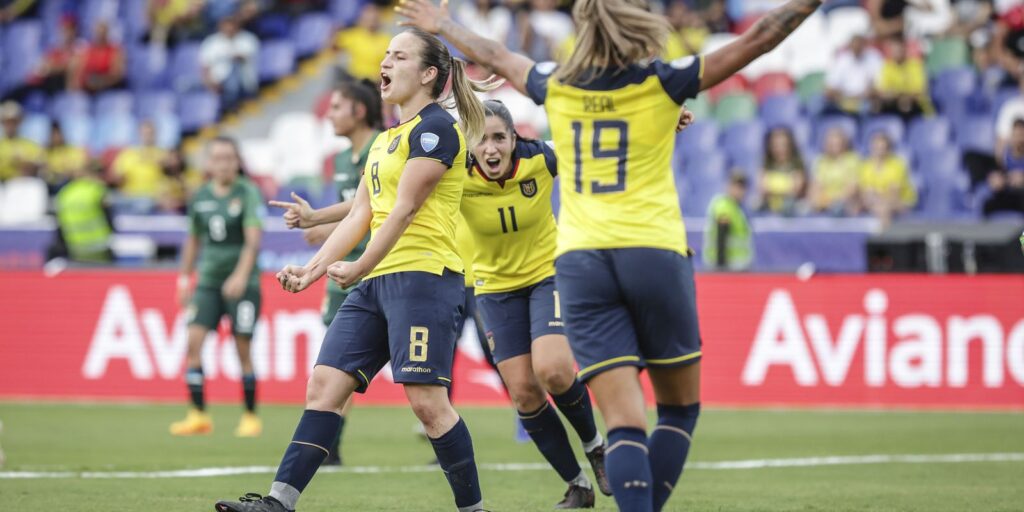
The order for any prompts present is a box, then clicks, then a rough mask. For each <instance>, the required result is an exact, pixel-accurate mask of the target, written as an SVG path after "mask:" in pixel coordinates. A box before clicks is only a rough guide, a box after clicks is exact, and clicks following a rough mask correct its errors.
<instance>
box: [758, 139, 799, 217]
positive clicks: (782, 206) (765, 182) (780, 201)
mask: <svg viewBox="0 0 1024 512" xmlns="http://www.w3.org/2000/svg"><path fill="white" fill-rule="evenodd" d="M759 183H760V190H761V198H760V201H759V203H760V210H761V211H764V212H767V213H774V214H779V215H795V214H796V213H797V210H798V209H799V208H800V206H801V201H802V200H803V199H804V198H805V197H806V196H807V168H806V167H805V166H804V161H803V159H802V158H801V157H800V149H799V148H798V147H797V145H796V139H794V138H793V132H791V131H790V130H789V128H785V127H777V128H773V129H772V130H771V131H770V132H768V135H767V136H766V137H765V147H764V168H762V169H761V176H760V180H759Z"/></svg>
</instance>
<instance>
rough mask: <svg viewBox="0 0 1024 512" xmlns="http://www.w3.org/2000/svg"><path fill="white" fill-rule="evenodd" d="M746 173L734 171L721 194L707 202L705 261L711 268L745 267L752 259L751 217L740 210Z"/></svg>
mask: <svg viewBox="0 0 1024 512" xmlns="http://www.w3.org/2000/svg"><path fill="white" fill-rule="evenodd" d="M747 187H748V184H747V177H746V175H744V174H743V173H742V172H735V173H733V174H732V176H730V177H729V184H728V186H727V188H726V192H725V193H724V194H719V195H717V196H715V197H714V198H713V199H711V203H710V204H709V205H708V213H707V228H706V229H705V230H704V265H706V266H707V268H708V269H710V270H722V271H732V272H738V271H744V270H748V269H750V265H751V263H752V262H753V260H754V244H753V238H752V236H751V230H750V221H749V220H748V219H747V214H746V212H745V211H744V210H743V198H745V197H746V195H747Z"/></svg>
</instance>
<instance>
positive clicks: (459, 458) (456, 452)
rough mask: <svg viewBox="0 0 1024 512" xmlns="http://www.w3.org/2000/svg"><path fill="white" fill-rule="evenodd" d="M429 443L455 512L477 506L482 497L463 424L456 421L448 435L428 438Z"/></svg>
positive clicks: (464, 424)
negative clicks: (452, 499)
mask: <svg viewBox="0 0 1024 512" xmlns="http://www.w3.org/2000/svg"><path fill="white" fill-rule="evenodd" d="M430 444H432V445H433V446H434V454H435V455H437V462H438V464H439V465H440V466H441V469H442V470H443V471H444V476H445V478H447V479H448V485H450V486H451V488H452V494H454V495H455V506H456V507H458V508H459V510H463V509H466V510H473V509H474V508H475V507H479V506H480V505H481V503H482V502H483V497H482V495H481V493H480V478H479V476H478V475H477V472H476V460H475V459H474V456H473V438H472V437H470V435H469V428H467V427H466V422H465V421H463V420H462V418H459V422H458V423H456V424H455V426H454V427H452V429H451V430H449V431H448V433H446V434H444V435H443V436H441V437H439V438H437V439H431V440H430Z"/></svg>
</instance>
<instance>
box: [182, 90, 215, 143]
mask: <svg viewBox="0 0 1024 512" xmlns="http://www.w3.org/2000/svg"><path fill="white" fill-rule="evenodd" d="M219 111H220V98H219V97H217V95H216V94H213V93H211V92H206V91H195V92H190V93H188V94H185V95H183V96H181V101H179V102H178V120H179V121H181V129H182V131H184V132H186V133H191V132H195V131H197V130H199V129H200V128H203V127H204V126H208V125H211V124H213V123H215V122H216V121H217V113H218V112H219Z"/></svg>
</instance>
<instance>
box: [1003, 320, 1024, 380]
mask: <svg viewBox="0 0 1024 512" xmlns="http://www.w3.org/2000/svg"><path fill="white" fill-rule="evenodd" d="M1006 366H1007V367H1008V368H1009V369H1010V375H1012V376H1013V380H1015V381H1017V384H1019V385H1021V386H1024V320H1021V321H1019V322H1017V325H1015V326H1013V330H1011V331H1010V335H1009V336H1007V337H1006Z"/></svg>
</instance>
